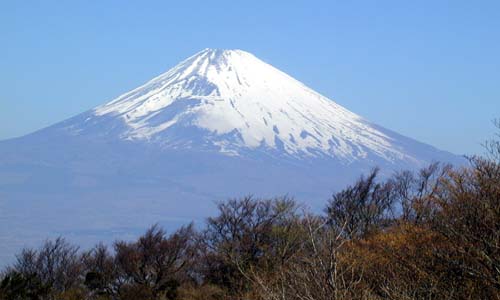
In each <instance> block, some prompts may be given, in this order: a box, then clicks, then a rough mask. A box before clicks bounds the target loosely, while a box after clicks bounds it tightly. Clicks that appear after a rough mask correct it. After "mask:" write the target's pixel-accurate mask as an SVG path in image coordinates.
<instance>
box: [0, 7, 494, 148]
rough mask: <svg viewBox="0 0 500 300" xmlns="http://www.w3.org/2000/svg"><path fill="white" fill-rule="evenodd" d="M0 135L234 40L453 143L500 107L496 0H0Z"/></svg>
mask: <svg viewBox="0 0 500 300" xmlns="http://www.w3.org/2000/svg"><path fill="white" fill-rule="evenodd" d="M0 41H1V43H0V139H7V138H11V137H16V136H20V135H24V134H26V133H29V132H32V131H34V130H36V129H40V128H42V127H45V126H48V125H51V124H53V123H56V122H58V121H61V120H64V119H66V118H68V117H71V116H73V115H76V114H78V113H80V112H83V111H85V110H87V109H90V108H92V107H94V106H96V105H99V104H102V103H104V102H106V101H108V100H111V99H112V98H114V97H116V96H118V95H120V94H122V93H124V92H126V91H128V90H130V89H132V88H135V87H137V86H138V85H140V84H142V83H144V82H145V81H147V80H149V79H151V78H152V77H154V76H156V75H158V74H160V73H162V72H164V71H166V70H167V69H169V68H170V67H172V66H174V65H175V64H176V63H178V62H179V61H180V60H182V59H184V58H186V57H188V56H190V55H192V54H194V53H195V52H198V51H200V50H201V49H203V48H207V47H208V48H227V49H235V48H237V49H243V50H246V51H249V52H252V53H253V54H254V55H256V56H257V57H259V58H261V59H262V60H264V61H266V62H268V63H270V64H272V65H274V66H275V67H277V68H279V69H281V70H282V71H284V72H286V73H288V74H290V75H292V76H293V77H295V78H296V79H298V80H300V81H302V82H304V83H305V84H306V85H308V86H310V87H311V88H313V89H315V90H317V91H318V92H320V93H322V94H324V95H325V96H327V97H330V98H332V99H334V100H335V101H336V102H337V103H339V104H341V105H343V106H345V107H347V108H348V109H350V110H351V111H353V112H355V113H358V114H360V115H362V116H364V117H366V118H367V119H369V120H371V121H373V122H375V123H378V124H380V125H382V126H385V127H387V128H389V129H392V130H395V131H397V132H399V133H402V134H404V135H407V136H410V137H412V138H415V139H417V140H420V141H423V142H427V143H430V144H432V145H434V146H437V147H439V148H441V149H444V150H449V151H451V152H454V153H457V154H464V153H468V154H471V153H481V152H482V148H481V146H480V143H481V142H482V141H483V140H484V139H486V138H489V137H491V136H492V134H493V131H494V130H493V126H492V124H491V120H492V119H494V118H498V117H500V1H498V0H495V1H458V0H453V1H439V0H433V1H400V0H398V1H383V0H381V1H375V0H373V1H291V0H289V1H276V0H275V1H270V0H269V1H255V0H254V1H235V0H233V1H215V0H214V1H167V0H165V1H123V0H121V1H110V0H103V1H98V0H96V1H76V0H75V1H63V0H59V1H50V0H43V1H1V2H0Z"/></svg>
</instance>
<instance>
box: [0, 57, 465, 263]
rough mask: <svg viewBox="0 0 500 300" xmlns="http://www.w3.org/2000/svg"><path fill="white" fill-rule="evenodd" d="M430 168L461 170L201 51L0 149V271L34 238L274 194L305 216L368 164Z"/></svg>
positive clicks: (301, 89) (286, 81)
mask: <svg viewBox="0 0 500 300" xmlns="http://www.w3.org/2000/svg"><path fill="white" fill-rule="evenodd" d="M433 161H443V162H449V163H458V164H460V163H462V160H461V158H460V157H458V156H455V155H453V154H451V153H448V152H445V151H440V150H438V149H436V148H434V147H432V146H429V145H426V144H423V143H420V142H418V141H415V140H412V139H410V138H407V137H404V136H402V135H399V134H397V133H395V132H392V131H390V130H387V129H385V128H383V127H381V126H378V125H376V124H373V123H371V122H369V121H368V120H366V119H364V118H362V117H360V116H358V115H356V114H355V113H352V112H350V111H349V110H347V109H346V108H344V107H342V106H340V105H338V104H336V103H335V102H333V101H332V100H330V99H328V98H326V97H325V96H322V95H320V94H319V93H317V92H315V91H313V90H312V89H310V88H308V87H307V86H305V85H304V84H302V83H300V82H299V81H297V80H295V79H293V78H292V77H290V76H288V75H287V74H285V73H283V72H281V71H279V70H278V69H276V68H274V67H273V66H271V65H269V64H267V63H265V62H263V61H261V60H259V59H258V58H256V57H255V56H253V55H252V54H250V53H248V52H245V51H241V50H213V49H205V50H203V51H201V52H199V53H197V54H195V55H193V56H191V57H189V58H187V59H186V60H184V61H183V62H181V63H180V64H178V65H177V66H175V67H174V68H172V69H170V70H169V71H167V72H166V73H164V74H162V75H160V76H158V77H156V78H154V79H152V80H151V81H149V82H147V83H146V84H144V85H142V86H140V87H138V88H136V89H134V90H132V91H130V92H128V93H126V94H124V95H122V96H120V97H118V98H116V99H114V100H112V101H110V102H108V103H105V104H103V105H101V106H98V107H96V108H94V109H91V110H89V111H87V112H84V113H82V114H80V115H77V116H75V117H73V118H70V119H68V120H65V121H62V122H60V123H57V124H55V125H53V126H50V127H48V128H45V129H42V130H39V131H37V132H34V133H32V134H29V135H26V136H23V137H20V138H16V139H11V140H6V141H2V142H0V212H1V214H0V239H1V240H2V242H1V243H0V262H6V261H8V260H9V259H11V258H12V255H13V253H14V252H15V251H17V250H18V249H19V248H20V247H22V246H24V245H32V244H34V243H36V242H39V241H40V240H41V239H44V238H47V237H53V236H57V235H64V236H67V237H69V238H70V239H72V238H74V239H78V242H79V243H80V244H83V245H84V246H86V245H91V244H93V243H95V242H97V241H99V240H110V239H112V238H127V237H129V236H133V235H135V234H136V233H137V232H139V231H142V229H143V228H145V227H146V226H148V225H150V224H152V223H155V222H159V223H161V224H163V225H165V226H167V227H172V226H177V225H178V224H181V223H186V222H189V221H191V220H202V219H203V218H204V217H206V216H207V215H209V214H210V213H212V212H213V211H214V201H218V200H224V199H226V198H228V197H239V196H243V195H249V194H253V195H255V196H258V197H268V196H275V195H284V194H288V195H290V196H294V197H296V198H297V199H298V200H300V201H302V202H305V203H306V204H307V205H309V206H311V207H312V208H315V209H318V208H321V207H322V205H324V203H325V201H326V200H327V198H328V197H329V196H330V195H331V193H332V192H334V191H335V190H336V189H339V188H341V187H343V186H344V185H345V184H348V183H349V182H351V181H352V180H353V179H354V178H355V177H357V176H359V175H360V174H362V173H363V172H366V171H367V170H369V169H371V168H373V167H375V166H379V167H380V168H381V169H382V170H383V171H384V172H385V174H390V173H391V172H394V171H397V170H401V169H412V170H415V169H417V168H420V167H423V166H425V165H427V164H429V163H431V162H433Z"/></svg>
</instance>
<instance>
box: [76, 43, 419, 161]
mask: <svg viewBox="0 0 500 300" xmlns="http://www.w3.org/2000/svg"><path fill="white" fill-rule="evenodd" d="M94 114H95V116H96V117H100V116H112V117H115V118H118V119H120V120H121V121H123V122H124V123H125V124H126V125H127V126H126V128H124V129H123V131H122V132H120V137H121V138H122V139H128V140H149V141H156V142H159V143H161V144H162V145H163V146H164V147H179V145H188V144H190V143H191V142H192V140H193V136H185V135H176V134H175V131H176V129H178V128H189V127H194V128H198V129H201V130H203V133H202V135H204V136H205V140H208V142H209V143H210V144H211V145H212V146H214V147H216V148H218V150H219V151H221V152H226V153H228V154H233V155H238V154H239V153H240V150H241V149H242V148H247V149H256V148H269V149H274V150H279V151H281V152H283V153H286V154H288V155H292V156H301V157H304V156H305V157H316V156H320V155H323V156H332V157H336V158H338V159H340V160H343V161H345V162H350V161H353V160H362V159H366V158H367V153H368V152H371V153H373V154H375V155H376V156H379V157H381V158H383V159H385V160H387V161H395V160H411V161H418V159H419V158H417V157H413V156H411V155H408V154H407V153H405V151H404V149H402V148H401V147H398V146H397V145H396V144H395V143H393V138H392V137H390V136H388V135H387V134H385V133H384V132H382V131H380V130H378V129H376V128H375V127H373V126H371V125H370V123H369V122H367V121H366V120H364V119H363V118H361V117H360V116H358V115H356V114H354V113H352V112H350V111H348V110H347V109H345V108H343V107H342V106H340V105H338V104H336V103H335V102H333V101H331V100H330V99H328V98H326V97H324V96H322V95H320V94H318V93H316V92H315V91H313V90H311V89H310V88H308V87H306V86H305V85H303V84H302V83H300V82H299V81H297V80H295V79H293V78H292V77H290V76H288V75H287V74H285V73H283V72H281V71H279V70H278V69H276V68H274V67H273V66H271V65H269V64H267V63H265V62H263V61H261V60H259V59H258V58H256V57H255V56H253V55H252V54H250V53H248V52H245V51H242V50H212V49H205V50H203V51H201V52H199V53H197V54H195V55H194V56H192V57H190V58H188V59H186V60H185V61H183V62H181V63H180V64H178V65H177V66H175V67H174V68H172V69H170V70H169V71H168V72H166V73H164V74H162V75H160V76H158V77H156V78H154V79H153V80H151V81H149V82H148V83H146V84H145V85H143V86H141V87H139V88H137V89H134V90H132V91H130V92H128V93H126V94H124V95H122V96H120V97H118V98H117V99H115V100H113V101H111V102H109V103H107V104H104V105H102V106H99V107H97V108H96V109H94ZM87 121H90V122H91V121H94V122H95V121H97V122H98V118H97V120H95V118H90V119H88V120H87ZM83 126H85V125H83Z"/></svg>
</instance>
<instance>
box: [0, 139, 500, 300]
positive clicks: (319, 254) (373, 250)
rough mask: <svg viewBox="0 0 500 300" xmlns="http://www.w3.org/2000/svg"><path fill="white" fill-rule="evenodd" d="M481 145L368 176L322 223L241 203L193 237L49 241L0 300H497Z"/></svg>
mask: <svg viewBox="0 0 500 300" xmlns="http://www.w3.org/2000/svg"><path fill="white" fill-rule="evenodd" d="M486 146H487V149H488V150H489V155H488V156H487V157H474V158H471V159H470V166H469V167H467V168H460V169H454V168H451V167H450V166H445V165H440V164H437V163H436V164H432V165H430V166H429V167H427V168H425V169H422V170H421V171H420V172H419V173H417V174H414V173H411V172H401V173H398V174H395V175H394V176H392V177H391V178H389V179H387V180H384V181H380V180H377V170H373V171H372V172H371V173H370V174H368V175H367V176H365V177H361V178H360V179H359V180H358V181H356V182H355V183H354V184H353V185H352V186H349V187H347V188H346V189H344V190H343V191H341V192H339V193H336V194H335V195H333V196H332V198H331V199H330V200H329V201H328V202H327V204H326V206H325V209H324V212H323V213H321V214H314V213H311V212H308V211H307V210H306V209H304V208H303V207H301V206H300V205H299V204H297V203H296V202H295V201H293V200H292V199H289V198H286V197H282V198H276V199H253V198H251V197H247V198H244V199H236V200H229V201H225V202H221V203H219V204H218V214H217V215H216V216H214V217H211V218H209V219H208V220H207V221H206V224H205V226H204V228H203V229H202V230H195V229H194V228H193V226H192V225H189V226H185V227H182V228H181V229H179V230H177V231H175V232H173V233H171V234H169V235H168V234H167V233H166V232H165V231H164V230H163V229H161V228H159V227H158V226H152V227H151V228H150V229H149V230H148V231H146V233H144V235H142V236H141V237H139V238H138V239H137V240H136V241H133V242H127V241H116V242H115V243H114V244H113V246H112V247H110V248H108V247H106V246H104V245H102V244H100V245H97V246H95V247H94V248H93V249H90V250H87V251H81V250H80V249H79V248H78V247H76V246H74V245H71V244H69V243H67V242H66V241H65V240H64V239H63V238H59V239H56V240H52V241H47V242H45V243H44V244H43V245H42V246H41V247H40V248H38V249H24V250H23V251H22V252H21V253H19V254H18V256H17V260H16V262H15V263H14V264H13V265H12V266H10V267H8V268H7V269H6V270H4V271H3V273H2V275H1V278H0V282H1V283H0V299H5V300H11V299H16V300H17V299H66V300H70V299H96V300H97V299H100V300H104V299H117V300H118V299H119V300H126V299H127V300H128V299H131V300H132V299H133V300H141V299H144V300H146V299H148V300H149V299H155V300H156V299H192V300H195V299H207V300H210V299H249V300H253V299H255V300H257V299H259V300H260V299H262V300H264V299H266V300H267V299H269V300H280V299H281V300H285V299H290V300H295V299H296V300H323V299H325V300H326V299H329V300H330V299H331V300H337V299H367V300H368V299H500V143H499V142H498V141H492V142H489V143H487V145H486Z"/></svg>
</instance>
